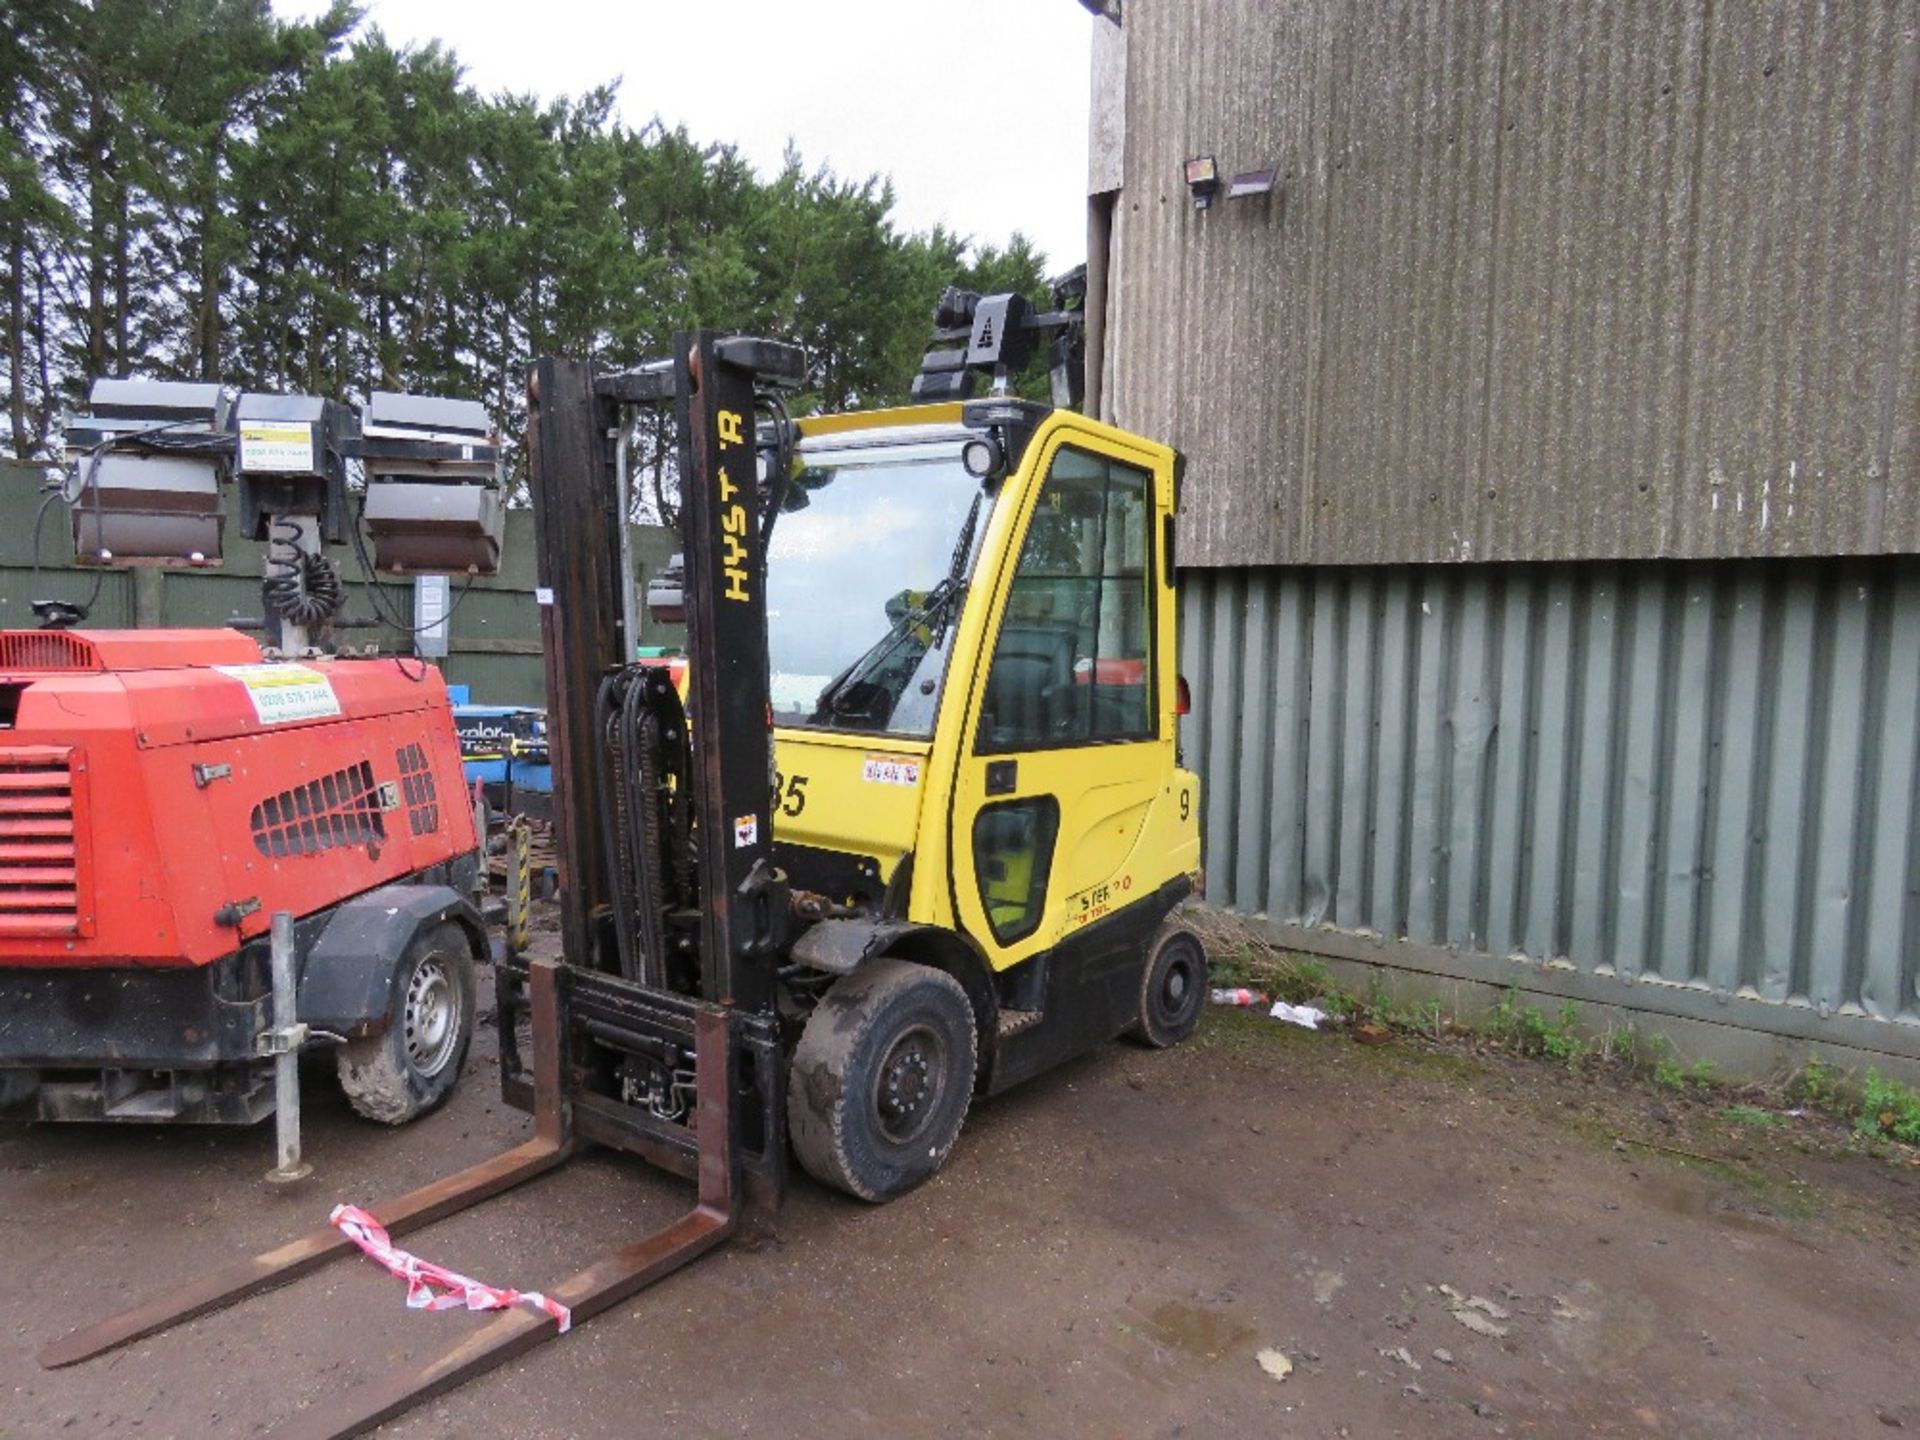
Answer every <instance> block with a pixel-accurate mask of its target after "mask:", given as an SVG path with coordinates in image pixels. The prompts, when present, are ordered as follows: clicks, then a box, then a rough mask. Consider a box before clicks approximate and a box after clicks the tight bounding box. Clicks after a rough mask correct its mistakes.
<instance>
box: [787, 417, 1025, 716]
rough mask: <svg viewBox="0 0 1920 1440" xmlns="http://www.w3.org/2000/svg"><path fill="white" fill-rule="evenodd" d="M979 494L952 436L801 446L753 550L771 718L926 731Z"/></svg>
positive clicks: (975, 542) (981, 525)
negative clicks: (816, 448) (763, 579)
mask: <svg viewBox="0 0 1920 1440" xmlns="http://www.w3.org/2000/svg"><path fill="white" fill-rule="evenodd" d="M991 506H992V498H991V497H990V496H989V495H988V494H987V492H986V490H985V488H984V487H983V486H982V484H981V482H980V481H978V480H976V479H974V478H973V477H972V476H971V475H969V474H967V472H966V470H965V469H964V468H963V467H962V465H961V463H960V441H959V440H958V439H952V440H943V441H933V442H925V443H919V444H912V445H888V446H882V447H870V448H866V449H847V450H841V451H829V452H817V453H803V455H802V457H801V462H800V469H799V471H798V473H797V475H796V477H795V479H794V481H793V482H792V483H791V484H790V485H789V487H788V491H787V496H786V500H785V502H784V503H783V505H782V507H781V513H780V516H779V518H778V519H777V520H776V522H775V524H774V530H773V541H772V544H771V545H770V546H769V547H768V550H767V648H768V657H769V662H770V670H771V678H772V691H773V709H774V718H775V720H776V721H777V722H778V723H780V724H782V725H809V726H817V727H821V728H825V729H831V730H861V731H879V732H884V733H887V734H893V735H906V736H916V737H925V736H929V735H931V734H932V733H933V721H934V714H935V712H936V711H937V710H938V708H939V703H940V689H941V684H942V682H943V680H944V679H945V675H946V664H947V654H948V651H949V649H950V648H951V645H952V639H953V632H954V628H955V625H956V624H957V622H958V620H959V615H960V607H961V604H962V602H963V600H964V598H965V594H966V586H967V580H968V577H969V576H970V574H971V573H972V567H973V560H974V555H975V552H976V551H977V550H978V548H979V545H980V540H981V537H982V536H983V535H984V534H985V533H986V524H987V512H988V510H989V509H990V508H991Z"/></svg>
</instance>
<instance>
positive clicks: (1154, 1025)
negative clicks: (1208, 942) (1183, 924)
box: [1132, 929, 1207, 1050]
mask: <svg viewBox="0 0 1920 1440" xmlns="http://www.w3.org/2000/svg"><path fill="white" fill-rule="evenodd" d="M1206 1003H1207V952H1206V950H1205V949H1204V948H1202V946H1201V944H1200V941H1199V940H1198V939H1196V938H1195V936H1194V934H1193V932H1192V931H1191V930H1180V929H1168V930H1162V931H1161V932H1160V934H1159V936H1158V938H1157V939H1156V941H1155V943H1154V947H1153V950H1152V952H1151V954H1150V956H1149V958H1148V960H1147V967H1146V971H1145V973H1144V974H1143V975H1142V976H1141V980H1140V1014H1139V1015H1138V1016H1137V1017H1136V1018H1135V1020H1134V1022H1133V1031H1132V1034H1133V1036H1134V1038H1135V1039H1137V1040H1139V1041H1141V1042H1142V1043H1143V1044H1147V1045H1151V1046H1153V1047H1154V1048H1155V1049H1158V1050H1164V1049H1166V1048H1167V1047H1168V1046H1170V1045H1178V1044H1179V1043H1180V1042H1181V1041H1182V1040H1184V1039H1186V1038H1187V1037H1188V1036H1189V1035H1191V1034H1192V1033H1193V1029H1194V1027H1195V1026H1196V1025H1198V1024H1199V1023H1200V1010H1201V1007H1203V1006H1204V1005H1205V1004H1206Z"/></svg>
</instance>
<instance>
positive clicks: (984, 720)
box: [949, 427, 1174, 969]
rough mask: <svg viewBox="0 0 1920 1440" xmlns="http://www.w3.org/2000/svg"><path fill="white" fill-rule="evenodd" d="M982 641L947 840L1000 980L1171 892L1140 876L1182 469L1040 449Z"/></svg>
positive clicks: (1161, 761) (1163, 748)
mask: <svg viewBox="0 0 1920 1440" xmlns="http://www.w3.org/2000/svg"><path fill="white" fill-rule="evenodd" d="M1042 444H1043V448H1042V450H1041V453H1040V455H1039V457H1038V464H1037V465H1036V467H1035V469H1034V470H1033V472H1031V473H1032V474H1033V475H1035V476H1036V477H1037V483H1031V484H1030V485H1029V486H1028V487H1027V493H1026V494H1025V495H1024V496H1023V497H1022V499H1021V513H1020V516H1019V519H1018V521H1017V527H1016V530H1015V533H1014V536H1013V538H1012V540H1011V542H1010V545H1009V548H1008V551H1007V552H1006V553H1008V554H1009V555H1010V556H1011V559H1010V561H1009V562H1008V563H1006V564H1003V565H1002V566H1001V567H1000V570H999V580H998V584H997V589H996V593H995V594H994V597H993V603H992V609H991V611H990V614H989V618H988V623H987V628H986V635H987V639H986V644H985V648H984V652H983V653H984V656H985V660H984V664H983V669H982V678H981V679H980V680H979V681H977V682H976V683H975V685H974V686H973V698H972V700H971V702H970V704H969V707H968V718H967V725H966V728H965V731H964V735H963V740H962V745H961V750H960V755H959V760H958V773H957V774H956V777H955V784H954V804H953V807H952V812H951V813H952V816H953V820H952V830H951V834H950V836H949V843H950V845H951V847H952V848H951V852H950V853H951V854H952V855H953V856H954V866H953V869H954V896H953V899H954V904H955V908H956V911H957V914H958V917H959V919H960V922H961V924H962V926H963V927H964V928H965V929H966V930H967V932H968V933H969V934H971V935H973V936H974V937H975V938H976V939H977V940H978V941H979V942H980V944H981V945H982V947H983V948H984V949H985V950H986V952H987V955H988V957H989V959H990V960H991V962H992V963H993V965H994V966H995V968H999V969H1004V968H1005V967H1007V966H1009V965H1013V964H1016V963H1018V962H1019V961H1021V960H1024V959H1026V958H1028V957H1029V956H1032V955H1034V954H1036V953H1038V952H1040V951H1042V950H1045V949H1048V948H1049V947H1051V946H1053V945H1055V944H1057V943H1058V942H1059V941H1060V940H1061V939H1062V938H1064V937H1066V936H1068V935H1071V934H1073V933H1075V932H1077V931H1079V930H1081V929H1083V928H1085V927H1086V926H1089V925H1091V924H1093V923H1095V922H1096V921H1098V920H1100V919H1103V918H1105V917H1106V916H1107V915H1110V914H1112V913H1113V912H1115V911H1117V910H1119V909H1121V908H1123V907H1124V906H1125V905H1126V904H1127V903H1129V902H1130V901H1131V900H1136V899H1145V898H1148V896H1150V895H1151V893H1152V889H1153V885H1154V884H1157V883H1158V881H1159V880H1160V879H1161V878H1163V877H1160V876H1158V875H1153V876H1148V875H1146V874H1144V873H1139V874H1136V872H1135V869H1134V867H1133V865H1132V863H1131V861H1132V857H1133V856H1134V853H1135V850H1136V847H1137V846H1138V844H1139V841H1140V837H1141V835H1142V833H1143V832H1144V831H1145V830H1146V828H1147V820H1148V816H1149V813H1150V811H1151V809H1152V807H1153V806H1154V805H1155V804H1156V803H1157V802H1162V801H1164V800H1165V798H1166V795H1167V793H1168V789H1169V782H1170V779H1171V777H1172V773H1173V766H1174V735H1173V716H1172V706H1171V691H1172V679H1171V666H1172V657H1171V646H1172V638H1171V637H1172V629H1173V598H1172V592H1171V588H1170V583H1171V568H1172V567H1171V564H1170V563H1163V557H1162V556H1161V553H1160V551H1161V545H1162V537H1163V529H1164V527H1163V523H1162V521H1163V517H1165V516H1166V515H1168V514H1170V513H1171V507H1172V500H1173V494H1172V491H1173V480H1172V466H1171V459H1170V454H1169V453H1168V452H1165V451H1161V452H1159V453H1158V454H1155V453H1152V452H1150V451H1146V450H1136V449H1133V448H1131V447H1127V446H1123V445H1120V444H1117V443H1116V442H1115V441H1113V440H1112V439H1110V438H1108V436H1107V435H1105V434H1101V433H1099V432H1096V431H1094V430H1092V429H1087V430H1084V431H1082V430H1078V429H1075V428H1073V427H1063V428H1062V429H1061V430H1059V431H1055V432H1054V433H1053V435H1052V437H1051V439H1050V440H1047V441H1044V442H1042Z"/></svg>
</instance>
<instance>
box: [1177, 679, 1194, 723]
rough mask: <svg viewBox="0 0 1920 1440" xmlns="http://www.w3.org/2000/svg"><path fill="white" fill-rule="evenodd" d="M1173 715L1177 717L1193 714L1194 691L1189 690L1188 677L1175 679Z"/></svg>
mask: <svg viewBox="0 0 1920 1440" xmlns="http://www.w3.org/2000/svg"><path fill="white" fill-rule="evenodd" d="M1173 713H1174V714H1176V715H1191V714H1192V713H1193V691H1191V690H1189V689H1188V688H1187V677H1186V676H1184V675H1176V676H1174V677H1173Z"/></svg>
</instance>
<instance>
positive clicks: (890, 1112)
mask: <svg viewBox="0 0 1920 1440" xmlns="http://www.w3.org/2000/svg"><path fill="white" fill-rule="evenodd" d="M943 1064H944V1056H943V1053H942V1051H941V1048H940V1044H939V1041H938V1039H937V1037H935V1035H934V1034H933V1032H932V1031H931V1030H927V1029H924V1028H919V1027H916V1028H915V1029H913V1030H910V1031H908V1032H907V1033H906V1034H905V1035H902V1036H901V1037H900V1038H899V1039H898V1040H896V1041H894V1043H893V1048H892V1049H890V1050H889V1051H888V1052H887V1056H886V1059H884V1060H883V1061H882V1062H881V1064H880V1072H879V1075H878V1077H877V1079H876V1081H875V1086H874V1109H875V1111H876V1112H877V1114H878V1116H879V1120H880V1129H881V1130H882V1132H883V1133H884V1134H885V1135H886V1136H887V1138H888V1139H890V1140H893V1141H896V1142H898V1141H905V1140H910V1139H912V1138H913V1135H914V1133H915V1132H916V1131H917V1130H919V1129H920V1128H921V1127H922V1126H923V1125H924V1124H925V1123H926V1121H927V1119H928V1118H929V1117H930V1116H931V1115H932V1113H933V1110H934V1108H935V1106H934V1102H935V1100H936V1099H937V1097H938V1096H939V1093H940V1089H941V1071H942V1067H943Z"/></svg>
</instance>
